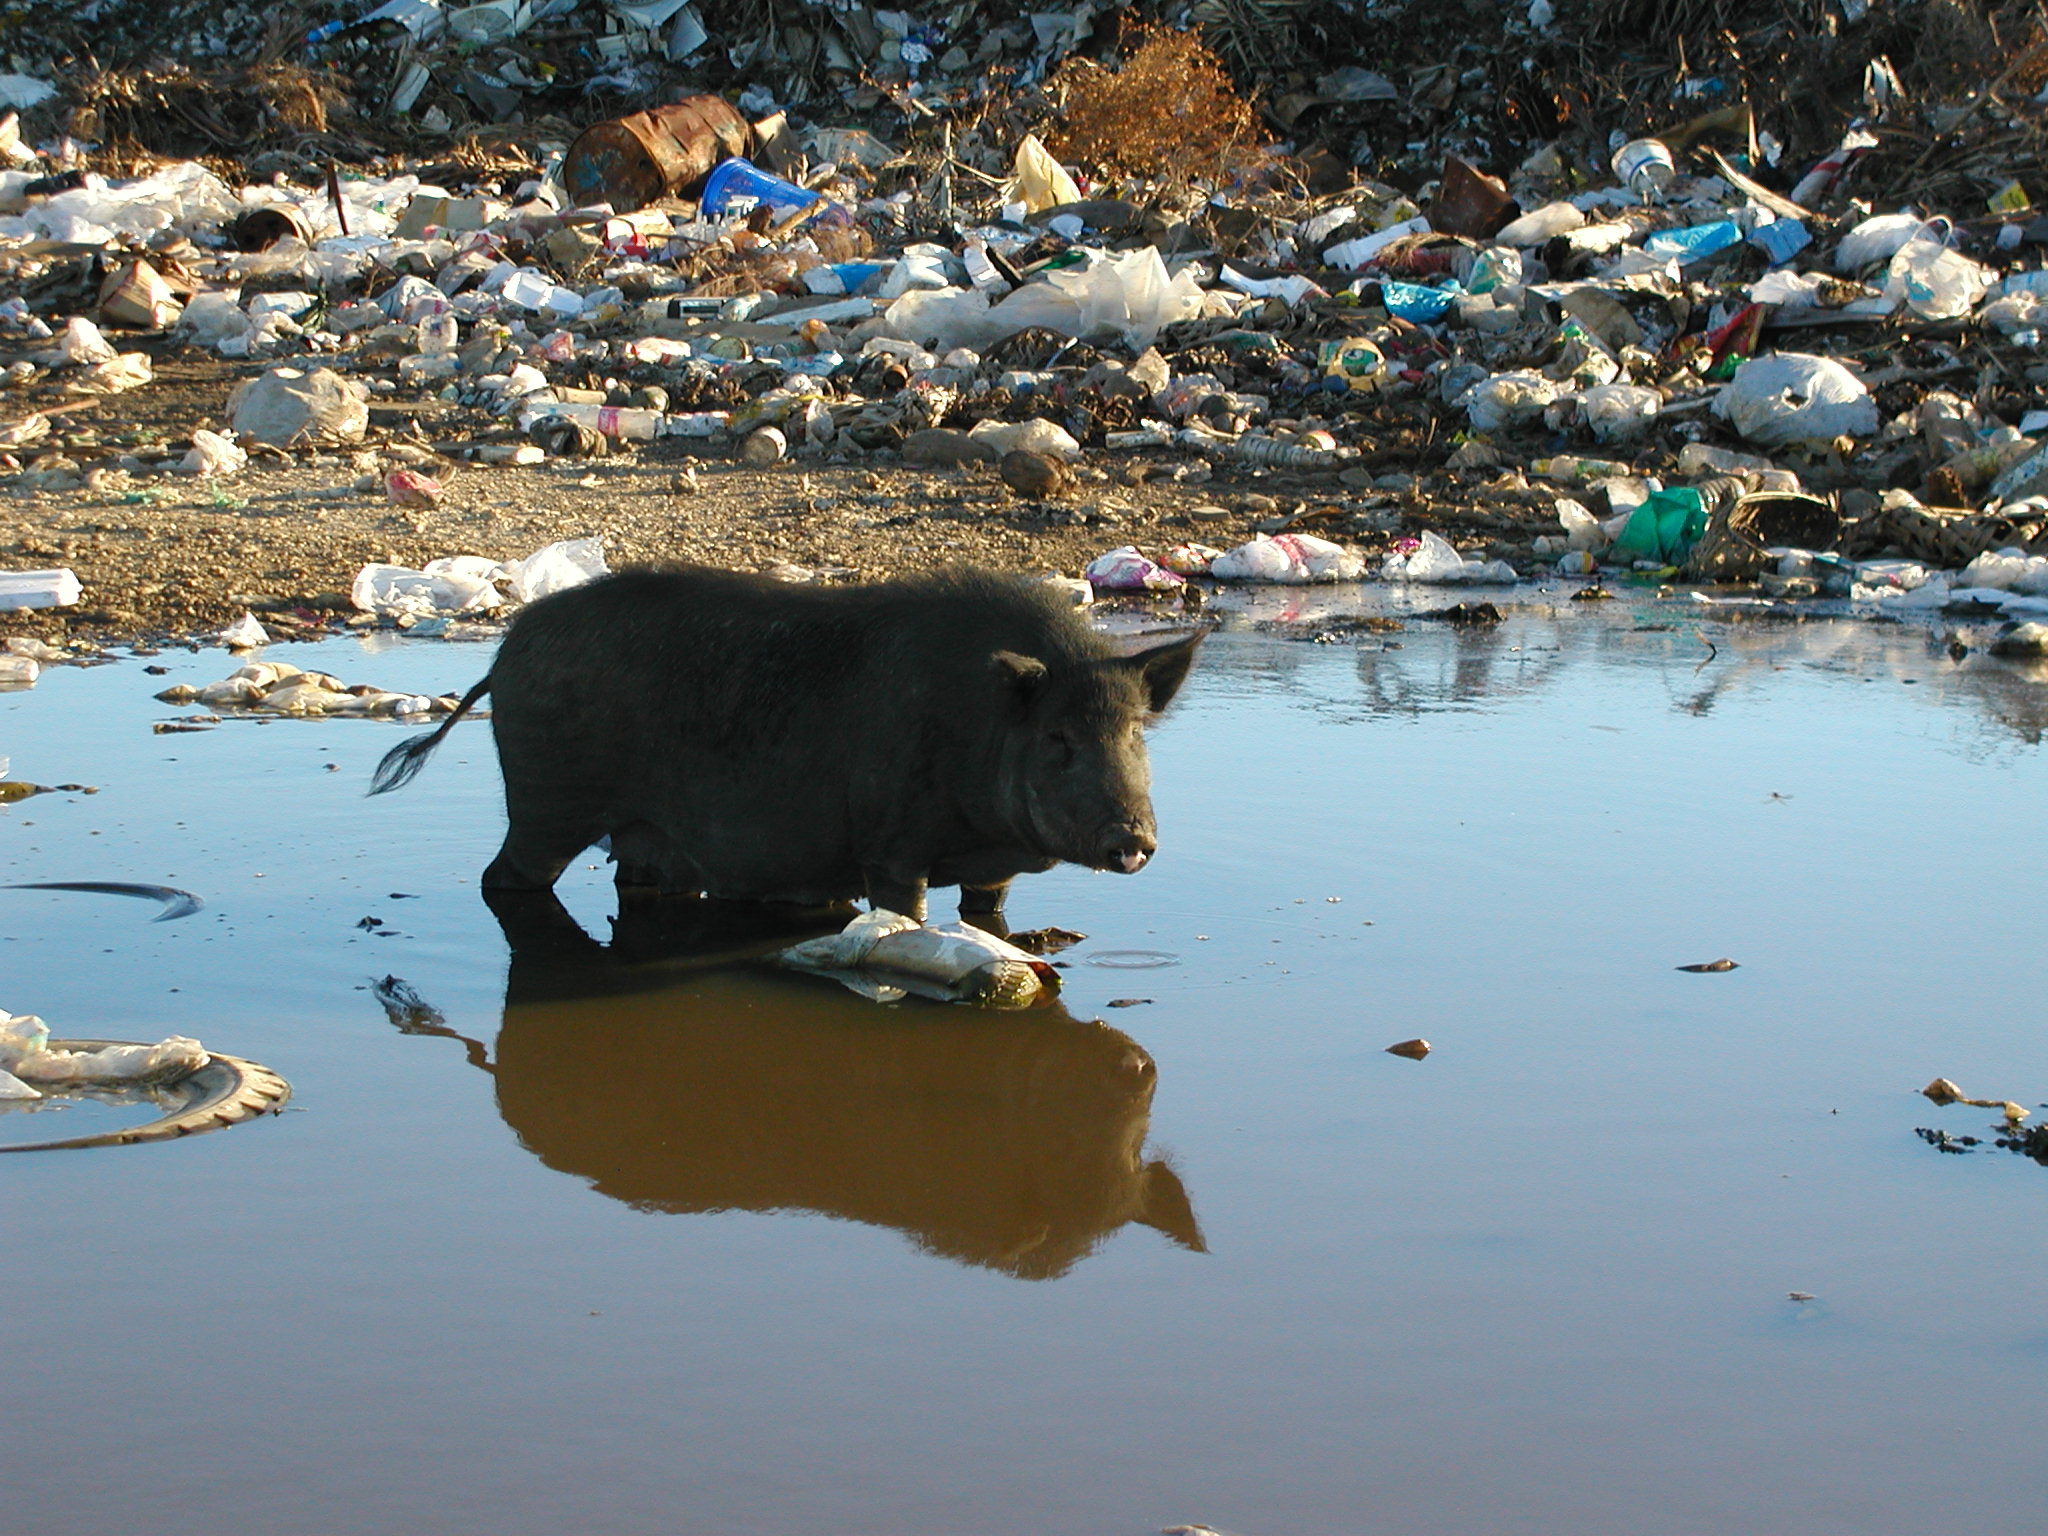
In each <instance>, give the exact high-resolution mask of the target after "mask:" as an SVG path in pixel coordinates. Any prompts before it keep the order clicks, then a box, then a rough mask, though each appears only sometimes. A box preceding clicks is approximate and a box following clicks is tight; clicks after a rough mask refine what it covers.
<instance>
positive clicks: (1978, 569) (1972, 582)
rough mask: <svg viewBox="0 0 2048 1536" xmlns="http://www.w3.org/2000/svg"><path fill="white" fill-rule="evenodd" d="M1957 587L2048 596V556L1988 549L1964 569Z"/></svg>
mask: <svg viewBox="0 0 2048 1536" xmlns="http://www.w3.org/2000/svg"><path fill="white" fill-rule="evenodd" d="M1956 585H1957V586H1959V587H1993V588H1996V589H1997V590H1999V591H2001V592H2019V593H2022V594H2024V595H2025V596H2028V597H2048V555H2030V554H2028V553H2027V552H2026V551H2025V550H2022V549H2000V550H1986V551H1985V552H1984V553H1983V554H1981V555H1979V556H1978V557H1977V558H1976V559H1974V560H1972V561H1971V562H1970V563H1969V564H1968V565H1966V566H1964V567H1963V571H1962V574H1961V575H1960V576H1958V577H1957V578H1956Z"/></svg>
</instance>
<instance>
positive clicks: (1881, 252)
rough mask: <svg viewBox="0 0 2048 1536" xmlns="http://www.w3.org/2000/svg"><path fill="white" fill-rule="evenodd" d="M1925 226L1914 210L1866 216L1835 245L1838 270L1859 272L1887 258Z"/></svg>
mask: <svg viewBox="0 0 2048 1536" xmlns="http://www.w3.org/2000/svg"><path fill="white" fill-rule="evenodd" d="M1927 227H1928V224H1927V221H1926V220H1925V219H1923V218H1921V217H1920V216H1919V215H1918V214H1915V213H1880V214H1878V215H1877V216H1876V217H1875V218H1869V219H1865V220H1864V221H1863V222H1862V223H1861V224H1858V225H1857V226H1856V227H1855V228H1854V229H1852V230H1850V231H1849V233H1847V234H1846V235H1844V236H1842V243H1841V244H1840V245H1838V246H1836V247H1835V270H1836V271H1837V272H1861V271H1862V270H1863V269H1864V268H1865V267H1869V266H1875V265H1876V264H1877V263H1878V262H1880V261H1889V260H1891V258H1892V257H1893V256H1895V255H1897V254H1898V251H1899V247H1901V246H1902V245H1904V244H1905V243H1906V242H1907V241H1908V240H1911V239H1912V238H1913V237H1914V236H1915V235H1918V234H1919V233H1920V232H1921V231H1922V230H1924V229H1926V228H1927Z"/></svg>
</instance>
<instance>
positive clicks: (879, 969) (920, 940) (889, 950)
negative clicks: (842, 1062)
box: [775, 909, 1059, 1008]
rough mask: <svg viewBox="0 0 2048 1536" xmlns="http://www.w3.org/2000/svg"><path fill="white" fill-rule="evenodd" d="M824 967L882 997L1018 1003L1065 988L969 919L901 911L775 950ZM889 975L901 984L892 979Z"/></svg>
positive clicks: (811, 967) (800, 964)
mask: <svg viewBox="0 0 2048 1536" xmlns="http://www.w3.org/2000/svg"><path fill="white" fill-rule="evenodd" d="M775 958H776V959H777V960H778V961H780V962H781V963H782V964H784V965H786V966H789V967H790V968H791V969H792V970H799V971H813V972H821V973H823V974H826V975H831V976H835V977H837V978H838V979H839V980H840V981H842V982H844V983H845V984H846V985H847V986H849V987H852V988H853V989H854V990H855V991H858V992H861V993H863V994H864V995H866V996H869V997H872V998H874V999H876V1000H877V1001H878V1002H892V1001H895V1000H896V999H898V998H900V997H901V996H902V995H903V993H904V992H906V991H912V992H917V993H919V994H920V995H922V996H926V997H938V998H942V999H945V1000H947V1001H950V1002H963V1003H981V1004H985V1005H989V1006H993V1007H999V1008H1018V1007H1025V1006H1028V1005H1029V1004H1030V1003H1032V1002H1034V1001H1035V1000H1036V999H1037V998H1038V996H1039V994H1040V993H1041V992H1049V991H1057V990H1058V989H1059V973H1058V972H1057V971H1055V970H1053V968H1052V967H1051V966H1050V965H1048V964H1046V962H1044V961H1043V960H1039V959H1037V958H1035V957H1034V956H1031V955H1028V954H1026V953H1025V952H1024V951H1023V950H1021V949H1019V948H1017V947H1016V946H1015V945H1014V944H1010V943H1008V942H1006V941H1005V940H1002V939H999V938H997V937H996V936H995V935H994V934H990V933H984V932H982V931H981V930H980V929H979V928H970V927H968V926H967V925H966V924H964V923H949V924H947V925H945V926H943V927H931V926H927V925H926V924H923V923H920V922H918V921H917V920H916V919H915V918H909V917H905V916H903V915H902V914H901V913H897V912H887V911H882V910H880V909H877V910H875V911H873V912H863V913H861V915H860V916H859V917H856V918H855V919H853V921H852V922H850V923H848V924H847V925H846V926H845V927H844V928H843V929H841V930H840V931H839V932H838V933H830V934H826V935H825V936H824V937H823V938H818V939H809V940H806V941H805V942H804V943H802V944H796V945H792V946H791V947H790V948H788V949H785V950H783V951H782V952H781V953H780V954H778V955H777V956H776V957H775ZM890 982H896V983H899V985H896V986H891V985H889V983H890Z"/></svg>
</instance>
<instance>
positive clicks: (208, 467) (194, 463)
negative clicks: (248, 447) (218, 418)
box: [178, 427, 249, 479]
mask: <svg viewBox="0 0 2048 1536" xmlns="http://www.w3.org/2000/svg"><path fill="white" fill-rule="evenodd" d="M248 463H249V455H248V454H247V453H245V452H243V451H242V450H241V449H240V448H238V447H236V446H235V439H234V435H233V434H232V433H230V434H228V435H227V436H225V437H224V436H222V435H221V434H220V433H218V432H209V431H207V430H206V428H204V427H200V428H198V429H197V430H195V431H194V432H193V434H192V447H191V449H190V451H189V452H187V453H186V455H185V457H184V458H182V459H180V460H179V461H178V470H179V473H181V474H187V475H198V476H199V477H200V478H201V479H212V478H214V477H221V478H225V477H226V476H228V475H233V474H239V473H240V472H241V471H242V470H243V469H244V468H245V467H247V465H248Z"/></svg>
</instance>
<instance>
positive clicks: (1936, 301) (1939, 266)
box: [1884, 234, 1995, 320]
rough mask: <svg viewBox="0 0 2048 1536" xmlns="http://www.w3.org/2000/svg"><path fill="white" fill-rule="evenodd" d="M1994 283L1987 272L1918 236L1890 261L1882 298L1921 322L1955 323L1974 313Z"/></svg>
mask: <svg viewBox="0 0 2048 1536" xmlns="http://www.w3.org/2000/svg"><path fill="white" fill-rule="evenodd" d="M1994 281H1995V278H1994V277H1993V276H1992V274H1991V272H1990V271H1989V269H1987V268H1985V267H1981V266H1979V265H1978V264H1977V263H1976V262H1974V261H1972V260H1970V258H1969V257H1967V256H1965V255H1963V254H1962V253H1961V252H1960V251H1952V250H1950V249H1949V248H1948V247H1947V246H1945V245H1943V244H1942V243H1941V241H1939V240H1937V239H1936V238H1935V237H1934V236H1933V235H1931V234H1921V235H1915V236H1914V237H1913V238H1912V239H1911V240H1908V241H1907V242H1906V243H1905V244H1904V245H1902V246H1900V247H1899V250H1898V254H1897V255H1895V256H1893V257H1892V264H1891V268H1890V271H1889V273H1888V275H1887V276H1886V278H1885V285H1884V296H1885V297H1886V298H1887V299H1889V300H1891V301H1892V303H1893V304H1895V305H1896V304H1904V305H1905V306H1906V307H1907V308H1908V309H1910V310H1912V311H1913V313H1914V314H1916V315H1918V316H1919V317H1920V318H1921V319H1923V320H1955V319H1958V318H1960V317H1961V316H1963V315H1967V314H1968V313H1969V312H1970V311H1971V310H1973V309H1975V308H1976V307H1977V301H1978V300H1979V299H1981V298H1983V297H1984V295H1985V293H1986V291H1988V290H1989V289H1990V287H1991V285H1992V283H1993V282H1994Z"/></svg>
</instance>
